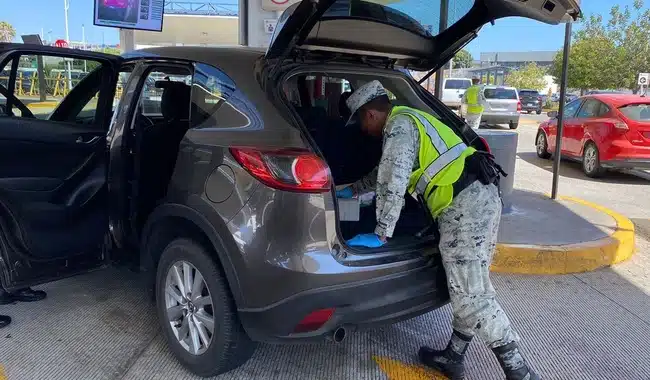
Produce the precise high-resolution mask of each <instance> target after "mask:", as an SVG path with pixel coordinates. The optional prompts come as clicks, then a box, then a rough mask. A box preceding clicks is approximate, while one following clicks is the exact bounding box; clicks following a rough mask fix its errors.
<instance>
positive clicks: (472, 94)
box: [465, 86, 484, 114]
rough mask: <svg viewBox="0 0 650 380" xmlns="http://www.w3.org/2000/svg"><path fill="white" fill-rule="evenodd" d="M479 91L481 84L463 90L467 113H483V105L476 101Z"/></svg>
mask: <svg viewBox="0 0 650 380" xmlns="http://www.w3.org/2000/svg"><path fill="white" fill-rule="evenodd" d="M480 93H481V86H472V87H470V88H468V89H467V90H465V98H467V113H474V114H479V113H483V109H484V107H483V105H482V104H480V103H479V101H478V97H479V94H480Z"/></svg>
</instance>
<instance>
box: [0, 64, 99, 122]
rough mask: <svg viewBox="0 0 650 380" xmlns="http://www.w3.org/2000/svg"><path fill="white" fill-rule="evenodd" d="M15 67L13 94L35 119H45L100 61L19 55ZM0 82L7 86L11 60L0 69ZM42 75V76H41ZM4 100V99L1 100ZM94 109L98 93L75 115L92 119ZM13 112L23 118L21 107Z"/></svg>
mask: <svg viewBox="0 0 650 380" xmlns="http://www.w3.org/2000/svg"><path fill="white" fill-rule="evenodd" d="M18 59H19V62H18V69H17V70H16V73H15V74H16V75H15V79H14V81H13V85H14V92H13V94H14V96H16V98H17V99H18V100H19V101H20V102H22V103H23V104H25V105H26V106H27V108H29V110H30V111H31V112H32V113H33V114H34V116H35V117H36V118H38V119H48V118H49V117H50V115H51V114H52V111H54V110H55V109H56V107H58V105H59V104H60V103H61V102H62V101H63V100H64V99H65V98H66V96H67V95H68V94H69V93H70V91H71V90H72V89H73V88H74V87H75V86H77V85H78V84H79V83H80V82H81V81H82V80H83V79H84V78H85V77H86V75H88V73H90V72H92V71H93V70H95V69H98V68H99V67H100V66H101V63H100V62H97V61H93V60H85V59H72V58H64V57H54V56H47V55H21V56H20V57H19V58H18ZM0 70H1V71H0V84H2V85H3V87H5V88H7V87H9V80H10V77H9V74H10V73H11V61H10V62H8V63H7V64H6V65H5V67H2V68H0ZM41 77H42V78H41ZM0 102H5V103H6V99H5V100H0ZM96 110H97V96H94V97H91V99H90V100H89V101H87V102H86V103H85V104H83V107H82V108H81V109H80V110H79V111H78V114H77V115H73V116H75V117H78V118H80V119H85V120H92V119H93V118H94V116H95V113H96ZM11 111H12V114H13V115H14V116H17V117H22V116H23V115H22V114H21V112H20V110H19V109H18V108H16V107H15V106H13V107H12V110H11Z"/></svg>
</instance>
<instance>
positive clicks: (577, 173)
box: [517, 152, 648, 185]
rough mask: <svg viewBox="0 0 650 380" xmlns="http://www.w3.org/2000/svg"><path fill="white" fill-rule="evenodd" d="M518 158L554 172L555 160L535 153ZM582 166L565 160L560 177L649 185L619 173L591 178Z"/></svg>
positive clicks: (522, 153)
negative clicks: (546, 158)
mask: <svg viewBox="0 0 650 380" xmlns="http://www.w3.org/2000/svg"><path fill="white" fill-rule="evenodd" d="M517 157H519V158H521V159H522V160H524V161H526V162H528V163H530V164H533V165H535V166H537V167H538V168H541V169H544V170H546V171H547V172H550V173H552V172H553V159H549V160H545V159H542V158H539V157H537V153H535V152H519V153H517ZM581 165H582V164H581V163H579V162H575V161H571V160H566V159H563V160H562V162H561V163H560V176H562V177H567V178H575V179H582V180H585V181H591V182H601V183H617V184H625V185H648V181H647V180H645V179H643V178H640V177H636V176H633V175H631V174H625V173H622V172H618V171H607V172H606V173H605V174H604V175H603V177H601V178H589V177H587V176H586V175H585V174H584V173H583V172H582V166H581Z"/></svg>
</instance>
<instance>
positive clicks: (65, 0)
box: [63, 0, 72, 90]
mask: <svg viewBox="0 0 650 380" xmlns="http://www.w3.org/2000/svg"><path fill="white" fill-rule="evenodd" d="M69 8H70V0H63V10H64V12H63V13H64V14H65V41H66V42H67V43H68V44H70V33H69V31H68V9H69ZM64 59H65V58H64ZM65 63H66V65H65V66H66V68H67V69H68V90H72V74H70V61H68V60H67V59H66V61H65Z"/></svg>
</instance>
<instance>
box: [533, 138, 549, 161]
mask: <svg viewBox="0 0 650 380" xmlns="http://www.w3.org/2000/svg"><path fill="white" fill-rule="evenodd" d="M535 151H536V152H537V157H539V158H543V159H545V160H548V159H549V158H551V153H549V152H548V141H547V140H546V133H544V132H542V131H539V132H537V137H535Z"/></svg>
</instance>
